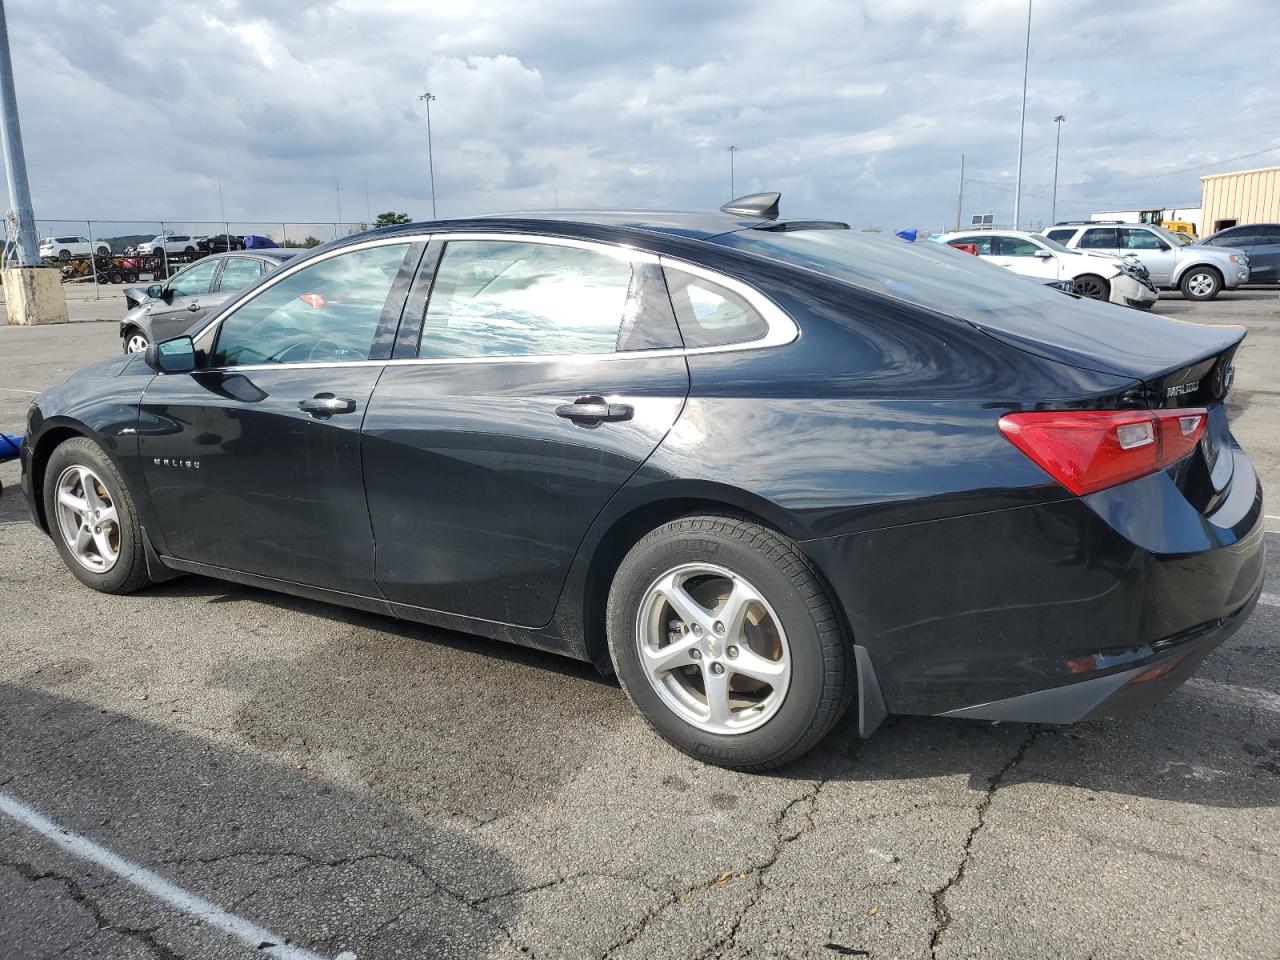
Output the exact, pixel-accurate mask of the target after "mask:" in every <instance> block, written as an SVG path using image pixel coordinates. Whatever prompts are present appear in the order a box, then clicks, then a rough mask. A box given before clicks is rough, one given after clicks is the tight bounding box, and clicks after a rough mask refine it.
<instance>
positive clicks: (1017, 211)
mask: <svg viewBox="0 0 1280 960" xmlns="http://www.w3.org/2000/svg"><path fill="white" fill-rule="evenodd" d="M1030 65H1031V0H1027V48H1026V52H1025V53H1024V54H1023V57H1022V118H1021V119H1020V120H1019V121H1018V173H1017V176H1016V177H1015V178H1014V181H1013V229H1015V230H1017V229H1018V227H1019V226H1020V219H1019V218H1020V217H1021V214H1022V139H1023V134H1025V133H1026V130H1027V68H1028V67H1029V66H1030Z"/></svg>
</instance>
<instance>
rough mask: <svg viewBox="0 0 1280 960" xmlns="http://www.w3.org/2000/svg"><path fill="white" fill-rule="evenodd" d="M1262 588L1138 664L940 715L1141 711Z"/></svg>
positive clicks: (1050, 716) (1186, 674)
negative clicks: (1219, 617) (1232, 609)
mask: <svg viewBox="0 0 1280 960" xmlns="http://www.w3.org/2000/svg"><path fill="white" fill-rule="evenodd" d="M1261 592H1262V587H1261V584H1259V587H1258V591H1257V592H1256V593H1255V594H1254V595H1253V597H1252V598H1251V599H1250V600H1249V602H1248V603H1247V604H1246V605H1245V606H1244V607H1242V608H1240V609H1239V610H1237V611H1236V612H1235V613H1233V614H1231V615H1230V616H1229V617H1226V618H1225V619H1222V620H1214V621H1211V622H1210V623H1206V624H1201V625H1200V626H1199V627H1196V628H1193V629H1192V630H1189V631H1187V632H1186V634H1185V635H1183V636H1181V637H1170V638H1167V639H1166V640H1163V641H1160V642H1158V643H1156V644H1154V645H1153V647H1154V649H1153V650H1152V654H1151V656H1149V657H1146V658H1144V659H1143V660H1142V662H1141V663H1140V664H1139V665H1138V666H1131V667H1122V668H1118V669H1115V668H1113V669H1112V671H1111V672H1104V671H1098V675H1096V676H1093V677H1090V678H1089V679H1087V680H1079V681H1076V682H1075V683H1067V684H1063V685H1062V686H1059V687H1049V688H1047V689H1045V690H1036V691H1033V692H1032V693H1025V694H1022V695H1021V696H1017V697H1008V698H1005V699H1003V700H992V701H989V702H987V703H979V704H975V705H973V706H971V707H960V708H959V709H956V710H947V711H945V712H943V713H941V714H939V715H940V716H944V717H960V718H965V719H971V720H1007V721H1013V722H1021V723H1075V722H1077V721H1079V720H1089V719H1092V718H1094V717H1104V716H1117V715H1122V714H1126V713H1133V712H1135V711H1138V710H1142V709H1145V708H1146V707H1149V706H1151V705H1152V704H1153V703H1156V702H1158V701H1160V700H1162V699H1164V698H1165V697H1166V696H1168V695H1169V694H1170V693H1172V692H1173V691H1174V690H1176V689H1177V688H1178V687H1180V686H1182V684H1184V683H1185V682H1186V681H1187V680H1188V679H1189V678H1190V677H1191V675H1192V674H1193V673H1195V672H1196V670H1197V668H1198V667H1199V666H1200V663H1201V661H1203V660H1204V658H1205V657H1207V656H1208V655H1209V654H1210V653H1211V652H1213V650H1215V649H1216V648H1217V647H1218V646H1219V645H1220V644H1222V643H1223V641H1225V640H1226V639H1227V638H1228V637H1230V636H1231V635H1232V634H1233V633H1235V632H1236V630H1237V629H1239V628H1240V626H1241V624H1243V623H1244V621H1245V620H1246V619H1247V618H1248V616H1249V614H1250V613H1251V612H1252V611H1253V608H1254V606H1255V605H1256V604H1257V602H1258V597H1259V596H1260V595H1261Z"/></svg>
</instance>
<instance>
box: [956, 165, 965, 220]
mask: <svg viewBox="0 0 1280 960" xmlns="http://www.w3.org/2000/svg"><path fill="white" fill-rule="evenodd" d="M963 216H964V154H963V153H962V154H960V191H959V192H958V193H957V194H956V229H957V230H959V229H960V218H961V217H963Z"/></svg>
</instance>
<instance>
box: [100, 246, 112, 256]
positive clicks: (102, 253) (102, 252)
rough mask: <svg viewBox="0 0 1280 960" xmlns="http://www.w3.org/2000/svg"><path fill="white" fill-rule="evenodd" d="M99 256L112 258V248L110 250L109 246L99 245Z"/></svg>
mask: <svg viewBox="0 0 1280 960" xmlns="http://www.w3.org/2000/svg"><path fill="white" fill-rule="evenodd" d="M98 256H100V257H109V256H111V248H110V247H108V246H106V245H99V247H98Z"/></svg>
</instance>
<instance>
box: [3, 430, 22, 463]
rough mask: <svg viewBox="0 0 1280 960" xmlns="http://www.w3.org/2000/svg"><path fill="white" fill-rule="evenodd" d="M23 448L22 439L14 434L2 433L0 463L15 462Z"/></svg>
mask: <svg viewBox="0 0 1280 960" xmlns="http://www.w3.org/2000/svg"><path fill="white" fill-rule="evenodd" d="M21 446H22V437H20V436H18V435H16V434H12V433H0V463H4V462H5V461H6V460H13V459H15V458H16V457H17V456H18V448H19V447H21Z"/></svg>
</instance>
